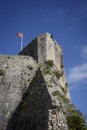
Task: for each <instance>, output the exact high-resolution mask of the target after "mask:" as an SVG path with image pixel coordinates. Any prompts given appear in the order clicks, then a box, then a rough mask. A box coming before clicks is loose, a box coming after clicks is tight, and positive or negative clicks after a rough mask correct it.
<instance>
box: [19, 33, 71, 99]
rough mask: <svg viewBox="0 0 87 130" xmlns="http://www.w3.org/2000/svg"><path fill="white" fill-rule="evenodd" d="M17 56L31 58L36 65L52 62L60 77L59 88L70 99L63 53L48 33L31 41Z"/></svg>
mask: <svg viewBox="0 0 87 130" xmlns="http://www.w3.org/2000/svg"><path fill="white" fill-rule="evenodd" d="M19 55H28V56H32V57H33V59H34V60H36V62H37V63H38V64H44V63H45V62H47V61H52V62H53V64H54V65H55V67H56V68H57V69H58V72H59V75H61V76H60V79H59V80H60V84H61V87H62V88H63V89H64V90H65V91H66V97H67V98H68V99H70V94H69V90H68V84H67V81H66V76H65V72H64V63H63V52H62V48H61V46H59V45H58V43H57V42H56V40H54V38H53V36H52V35H51V34H49V33H44V34H41V35H39V36H38V37H36V38H35V39H34V40H32V41H31V42H30V43H29V44H28V45H27V46H26V47H25V48H24V49H23V50H22V51H21V52H20V53H19Z"/></svg>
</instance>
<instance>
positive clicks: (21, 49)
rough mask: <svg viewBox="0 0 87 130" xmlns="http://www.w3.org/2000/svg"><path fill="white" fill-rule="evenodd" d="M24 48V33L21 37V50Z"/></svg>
mask: <svg viewBox="0 0 87 130" xmlns="http://www.w3.org/2000/svg"><path fill="white" fill-rule="evenodd" d="M22 49H23V34H22V37H21V51H22Z"/></svg>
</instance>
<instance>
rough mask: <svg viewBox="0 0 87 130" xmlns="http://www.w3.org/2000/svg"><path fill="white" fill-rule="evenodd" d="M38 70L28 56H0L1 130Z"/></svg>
mask: <svg viewBox="0 0 87 130" xmlns="http://www.w3.org/2000/svg"><path fill="white" fill-rule="evenodd" d="M36 70H37V64H36V62H35V61H34V60H33V59H32V58H31V57H28V56H3V55H0V71H2V74H0V130H1V128H2V126H3V125H4V123H5V125H6V123H7V122H8V120H9V118H10V117H11V115H12V113H13V112H14V111H15V109H16V107H17V106H18V104H19V102H20V101H21V99H22V96H23V93H25V92H26V91H27V89H28V87H29V84H30V82H31V80H32V78H33V76H34V75H35V72H36Z"/></svg>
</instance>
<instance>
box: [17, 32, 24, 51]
mask: <svg viewBox="0 0 87 130" xmlns="http://www.w3.org/2000/svg"><path fill="white" fill-rule="evenodd" d="M17 36H18V37H19V38H21V51H22V49H23V33H17Z"/></svg>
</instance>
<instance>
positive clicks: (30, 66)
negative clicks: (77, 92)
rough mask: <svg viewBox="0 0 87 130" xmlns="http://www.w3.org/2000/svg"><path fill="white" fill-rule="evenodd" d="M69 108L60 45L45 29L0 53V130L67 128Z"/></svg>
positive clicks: (70, 107)
mask: <svg viewBox="0 0 87 130" xmlns="http://www.w3.org/2000/svg"><path fill="white" fill-rule="evenodd" d="M72 111H73V108H72V104H71V102H70V95H69V91H68V84H67V81H66V77H65V72H64V64H63V53H62V48H61V47H60V46H59V45H58V43H57V42H56V41H55V40H54V39H53V37H52V35H50V34H49V33H45V34H42V35H39V36H38V37H36V38H35V39H34V40H33V41H31V42H30V43H29V44H28V45H27V46H26V47H25V48H24V49H23V50H22V51H21V52H20V53H19V55H17V56H11V55H0V130H69V126H68V120H67V117H68V115H69V114H71V113H72Z"/></svg>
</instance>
